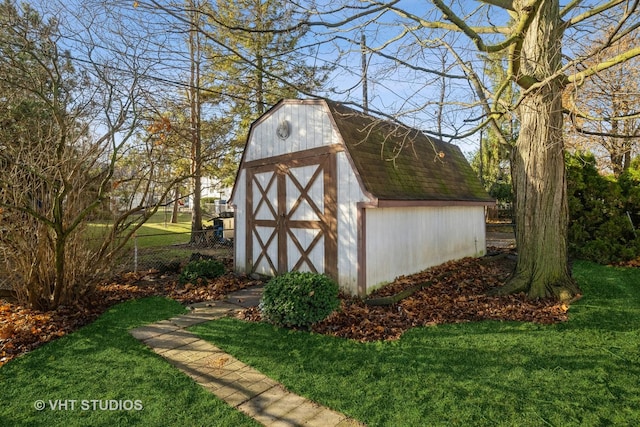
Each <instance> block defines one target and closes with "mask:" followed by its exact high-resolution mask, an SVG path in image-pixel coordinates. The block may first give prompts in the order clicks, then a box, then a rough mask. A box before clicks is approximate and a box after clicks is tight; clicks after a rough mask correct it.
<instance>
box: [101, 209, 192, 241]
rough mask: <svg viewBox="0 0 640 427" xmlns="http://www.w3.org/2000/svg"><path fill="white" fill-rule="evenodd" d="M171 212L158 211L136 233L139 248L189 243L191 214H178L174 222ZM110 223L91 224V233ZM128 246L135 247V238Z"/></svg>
mask: <svg viewBox="0 0 640 427" xmlns="http://www.w3.org/2000/svg"><path fill="white" fill-rule="evenodd" d="M170 221H171V212H167V213H165V212H157V213H156V214H154V215H153V216H152V217H151V218H149V220H148V221H147V222H145V223H144V224H143V225H142V227H140V229H139V230H138V232H137V233H136V235H137V243H138V247H139V248H149V247H158V246H171V245H176V244H183V243H188V242H189V239H190V237H191V214H190V213H181V214H179V215H178V223H176V224H172V223H171V222H170ZM107 225H109V223H108V222H106V221H96V222H93V223H91V224H89V234H90V235H93V236H96V235H98V234H99V232H100V230H101V229H103V228H104V227H106V226H107ZM127 247H133V240H131V241H129V242H128V244H127Z"/></svg>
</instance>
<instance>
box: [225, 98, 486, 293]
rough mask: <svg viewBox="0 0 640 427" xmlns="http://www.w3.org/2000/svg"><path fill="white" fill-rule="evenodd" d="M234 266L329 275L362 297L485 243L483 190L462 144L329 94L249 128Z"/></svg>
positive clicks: (280, 109) (286, 104) (481, 249)
mask: <svg viewBox="0 0 640 427" xmlns="http://www.w3.org/2000/svg"><path fill="white" fill-rule="evenodd" d="M231 203H232V205H233V206H234V209H235V249H234V250H235V269H236V271H238V272H245V273H254V272H255V273H259V274H264V275H276V274H281V273H283V272H286V271H290V270H300V271H313V272H318V273H325V274H327V275H328V276H330V277H332V278H334V279H335V280H336V281H337V282H338V283H339V285H340V287H341V288H342V289H343V290H345V291H347V292H349V293H351V294H356V295H361V296H363V295H366V294H368V293H370V292H371V291H372V290H374V289H375V288H378V287H380V286H382V285H383V284H386V283H388V282H391V281H393V280H394V279H395V278H396V277H398V276H401V275H406V274H411V273H416V272H418V271H422V270H424V269H426V268H428V267H431V266H434V265H437V264H441V263H443V262H445V261H448V260H453V259H460V258H463V257H467V256H481V255H483V254H484V253H485V252H486V241H485V214H484V211H485V206H488V205H493V204H494V203H495V202H494V200H493V199H491V198H490V197H489V195H488V194H487V193H486V192H485V191H484V189H483V188H482V186H481V185H480V182H479V181H478V179H477V177H476V175H475V174H474V172H473V170H472V169H471V167H470V165H469V163H468V162H467V160H466V159H465V158H464V156H463V154H462V152H461V151H460V149H459V148H458V147H456V146H455V145H452V144H448V143H445V142H442V141H438V140H435V139H433V138H429V137H427V136H426V135H425V134H424V133H422V132H420V131H418V130H415V129H411V128H407V127H404V126H402V125H399V124H397V123H393V122H389V121H385V120H382V119H380V118H377V117H373V116H369V115H366V114H363V113H361V112H358V111H356V110H353V109H351V108H348V107H346V106H344V105H341V104H338V103H335V102H331V101H326V100H282V101H280V102H279V103H278V104H277V105H275V106H274V107H273V108H271V109H270V110H269V111H268V112H266V113H265V114H264V115H263V116H262V117H260V118H259V119H258V120H256V121H255V122H254V123H253V125H252V126H251V129H250V132H249V136H248V138H247V142H246V146H245V150H244V153H243V156H242V160H241V162H240V168H239V171H238V176H237V179H236V183H235V186H234V189H233V193H232V196H231Z"/></svg>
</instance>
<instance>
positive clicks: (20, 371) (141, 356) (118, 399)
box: [0, 298, 257, 427]
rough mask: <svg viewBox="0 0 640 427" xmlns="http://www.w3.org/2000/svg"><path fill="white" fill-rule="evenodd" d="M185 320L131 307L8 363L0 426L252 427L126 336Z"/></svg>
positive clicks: (145, 303)
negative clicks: (157, 324)
mask: <svg viewBox="0 0 640 427" xmlns="http://www.w3.org/2000/svg"><path fill="white" fill-rule="evenodd" d="M184 312H185V309H184V308H183V307H182V306H181V305H180V304H178V303H177V302H175V301H171V300H168V299H164V298H145V299H142V300H136V301H129V302H126V303H123V304H120V305H117V306H115V307H113V308H112V309H110V310H109V311H108V312H106V313H105V314H104V315H102V316H101V317H100V318H99V319H98V320H97V321H96V322H94V323H92V324H91V325H88V326H86V327H84V328H82V329H80V330H79V331H77V332H75V333H73V334H70V335H68V336H65V337H63V338H61V339H59V340H56V341H54V342H51V343H49V344H47V345H45V346H43V347H40V348H39V349H37V350H35V351H33V352H31V353H29V354H27V355H25V356H23V357H19V358H17V359H15V360H13V361H11V362H9V363H8V364H6V365H5V366H3V367H2V368H0V384H2V387H0V401H1V402H2V406H1V407H0V426H65V427H66V426H119V425H122V426H129V425H139V426H255V425H257V424H255V423H254V422H253V420H251V419H249V418H247V417H246V416H244V415H243V414H241V413H240V412H238V411H235V410H234V409H231V408H230V407H229V406H227V405H226V404H225V403H223V402H222V401H220V400H218V399H217V398H216V397H214V396H213V395H212V394H211V393H209V392H207V391H205V390H204V389H203V388H202V387H200V386H199V385H197V384H196V383H195V382H194V381H193V380H191V379H190V378H189V377H187V376H186V375H185V374H183V373H182V372H180V371H178V370H177V369H175V368H173V367H172V366H171V365H169V364H168V363H167V362H166V361H165V360H164V359H162V358H161V357H160V356H158V355H156V354H155V353H153V352H152V351H151V350H149V349H147V348H146V347H145V346H143V345H142V344H140V343H139V342H138V341H137V340H136V339H134V338H133V337H132V336H130V335H129V333H128V332H127V330H128V329H131V328H135V327H137V326H140V325H142V324H145V323H150V322H154V321H157V320H160V319H166V318H169V317H173V316H175V315H178V314H181V313H184ZM72 401H76V402H75V403H73V402H72ZM92 401H95V402H92ZM112 401H114V402H115V403H111V402H112ZM58 402H66V404H64V406H63V407H62V408H61V407H60V406H58V405H59V403H58ZM40 404H44V409H43V410H36V408H35V406H37V405H40ZM94 405H95V408H96V409H94ZM100 405H102V408H103V409H102V410H101V409H100V408H101V407H100ZM52 406H56V409H55V410H54V409H52ZM118 406H120V407H121V408H124V409H118ZM112 408H114V410H112ZM127 408H129V410H126V409H127Z"/></svg>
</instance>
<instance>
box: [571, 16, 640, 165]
mask: <svg viewBox="0 0 640 427" xmlns="http://www.w3.org/2000/svg"><path fill="white" fill-rule="evenodd" d="M610 31H611V29H607V28H603V29H602V31H600V32H598V33H596V34H594V35H593V38H594V39H595V40H596V42H594V43H593V44H591V45H587V46H584V47H582V49H586V51H585V52H584V53H583V56H585V57H587V58H588V59H587V60H586V61H585V62H584V64H581V66H582V67H583V68H585V67H590V66H594V65H597V64H599V63H600V62H602V61H603V60H606V58H608V57H611V56H616V55H618V54H620V53H622V52H625V51H627V50H628V49H630V48H633V45H634V44H635V43H636V41H635V40H636V39H637V37H638V35H639V34H640V32H639V31H635V32H634V33H633V34H630V35H629V37H625V38H622V39H619V40H618V41H617V42H615V43H612V44H611V45H610V46H607V47H606V48H604V49H603V48H602V42H601V41H600V40H602V39H604V40H605V41H606V40H607V39H609V37H610V34H609V32H610ZM593 48H597V49H598V51H595V52H594V51H591V49H593ZM639 66H640V58H638V57H636V58H633V59H631V60H629V61H626V62H625V63H624V64H621V65H620V66H619V67H615V68H609V69H604V70H601V71H598V72H597V73H596V74H595V75H594V76H593V77H592V78H590V79H588V80H586V81H584V82H580V84H572V85H569V86H567V88H566V89H565V91H564V98H563V99H564V105H566V106H568V107H569V108H570V109H571V111H572V114H571V115H570V120H569V121H568V126H567V128H568V139H567V145H568V147H569V148H573V149H574V150H581V151H592V152H593V153H594V155H595V156H596V157H597V158H598V164H599V166H600V167H601V168H602V169H604V170H606V171H607V172H609V173H611V172H613V174H614V176H616V177H619V176H620V175H621V174H622V173H623V172H624V171H625V170H627V169H629V167H630V165H631V160H632V157H633V156H634V155H637V154H638V152H639V151H640V144H639V142H640V71H639V70H638V67H639Z"/></svg>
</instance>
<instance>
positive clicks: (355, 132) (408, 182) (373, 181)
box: [324, 101, 494, 203]
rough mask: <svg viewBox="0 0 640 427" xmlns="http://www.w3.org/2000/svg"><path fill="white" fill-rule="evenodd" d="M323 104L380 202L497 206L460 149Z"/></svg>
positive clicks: (398, 125)
mask: <svg viewBox="0 0 640 427" xmlns="http://www.w3.org/2000/svg"><path fill="white" fill-rule="evenodd" d="M324 102H326V105H327V107H328V110H329V112H330V115H331V117H332V119H333V121H334V122H335V125H336V127H337V128H338V131H339V133H340V136H341V138H342V140H343V142H344V145H345V148H346V149H347V151H348V153H349V156H350V157H351V159H352V163H353V166H354V167H355V169H356V172H357V174H358V175H359V178H360V180H361V182H362V185H363V186H364V187H365V189H366V191H367V192H369V193H370V194H371V195H373V196H374V197H376V198H377V199H378V200H414V201H415V200H429V201H466V202H484V203H493V202H494V200H493V199H492V198H491V197H490V196H489V195H488V194H487V192H486V191H485V190H484V188H483V187H482V185H481V183H480V181H479V179H478V177H477V176H476V174H475V172H474V171H473V169H471V166H470V165H469V162H468V161H467V159H465V157H464V155H463V154H462V151H461V150H460V148H458V147H457V146H455V145H453V144H449V143H446V142H443V141H440V140H438V139H435V138H431V137H428V136H427V135H425V134H424V133H423V132H421V131H419V130H416V129H412V128H408V127H405V126H403V125H401V124H398V123H394V122H391V121H387V120H383V119H380V118H377V117H373V116H370V115H367V114H364V113H362V112H359V111H356V110H353V109H351V108H348V107H346V106H344V105H342V104H339V103H336V102H332V101H324Z"/></svg>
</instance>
